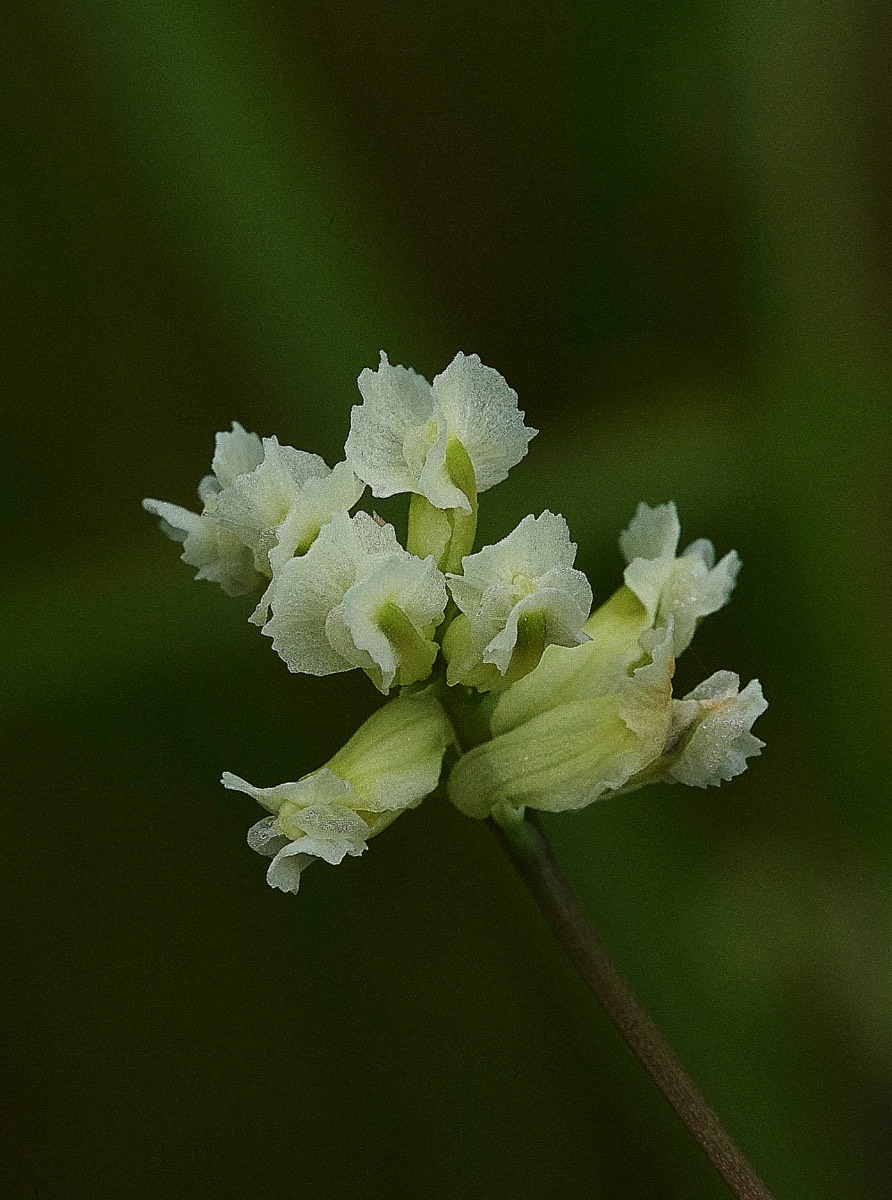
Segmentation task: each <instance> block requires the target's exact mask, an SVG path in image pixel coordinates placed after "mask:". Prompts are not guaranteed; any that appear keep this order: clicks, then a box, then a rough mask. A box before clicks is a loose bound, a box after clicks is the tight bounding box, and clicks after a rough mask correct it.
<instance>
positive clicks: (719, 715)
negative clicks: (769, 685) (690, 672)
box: [669, 671, 768, 787]
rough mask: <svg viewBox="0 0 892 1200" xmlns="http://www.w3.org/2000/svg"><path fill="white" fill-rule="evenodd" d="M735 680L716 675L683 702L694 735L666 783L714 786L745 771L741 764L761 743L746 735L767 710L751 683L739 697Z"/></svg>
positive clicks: (757, 686) (728, 674)
mask: <svg viewBox="0 0 892 1200" xmlns="http://www.w3.org/2000/svg"><path fill="white" fill-rule="evenodd" d="M739 685H740V681H739V680H738V678H737V676H736V675H732V674H731V672H729V671H720V672H718V673H717V674H715V675H713V676H711V677H710V678H709V679H708V680H706V682H705V683H702V684H701V685H700V686H699V687H698V688H695V689H694V691H693V692H690V693H688V695H687V696H686V697H685V701H686V702H691V701H693V702H695V703H696V705H697V710H698V711H697V713H696V715H695V716H694V717H693V720H692V724H694V731H693V733H692V734H691V735H690V736H689V738H688V740H687V742H686V744H685V746H684V749H683V750H682V752H681V754H680V755H679V757H678V758H677V759H676V761H675V762H674V764H673V765H672V767H671V768H670V770H669V778H670V779H675V780H677V781H678V782H679V783H686V784H688V785H689V786H691V787H710V786H715V787H717V786H718V785H719V784H720V783H722V781H723V780H727V779H733V778H734V777H735V776H736V775H740V774H741V773H742V772H743V771H745V770H746V766H747V759H749V758H752V757H754V756H755V755H758V754H761V752H762V748H763V747H764V745H765V743H764V742H762V741H760V740H759V738H757V737H754V736H753V734H752V733H751V732H750V730H751V729H752V727H753V722H754V721H755V720H756V718H757V717H759V716H761V714H762V713H763V712H764V711H765V709H766V708H767V707H768V702H767V701H766V700H765V697H764V696H763V695H762V687H761V684H760V683H759V681H758V680H757V679H754V680H752V681H751V682H750V683H748V684H747V686H746V687H745V688H744V689H743V691H742V692H739V691H738V689H739Z"/></svg>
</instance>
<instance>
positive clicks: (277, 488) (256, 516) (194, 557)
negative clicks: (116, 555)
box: [143, 423, 365, 624]
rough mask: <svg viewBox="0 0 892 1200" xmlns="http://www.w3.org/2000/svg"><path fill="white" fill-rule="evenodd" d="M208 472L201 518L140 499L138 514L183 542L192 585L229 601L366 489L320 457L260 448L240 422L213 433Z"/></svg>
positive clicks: (260, 616) (275, 446)
mask: <svg viewBox="0 0 892 1200" xmlns="http://www.w3.org/2000/svg"><path fill="white" fill-rule="evenodd" d="M212 472H213V473H212V474H211V475H206V476H205V477H204V479H202V481H201V483H200V484H199V488H198V493H199V497H200V498H201V500H202V502H203V505H204V508H203V511H202V512H201V513H193V512H189V510H188V509H184V508H180V507H179V506H178V505H175V504H168V503H167V502H166V501H163V500H144V501H143V507H144V508H146V509H147V510H148V511H149V512H151V513H154V514H155V515H156V516H158V517H160V518H161V523H162V529H163V530H164V532H165V533H167V534H168V536H170V537H172V538H174V539H175V540H177V541H181V542H184V543H185V544H184V549H183V554H182V558H183V561H184V562H186V563H189V564H190V565H191V566H195V567H198V575H197V578H199V579H209V580H213V581H215V582H218V583H220V584H221V586H222V587H223V589H224V591H226V592H228V593H229V594H230V595H243V594H245V593H246V592H250V591H254V590H255V589H256V588H257V587H258V586H260V585H262V584H263V583H264V582H265V581H267V580H268V579H269V578H270V576H271V575H272V573H273V570H274V568H275V566H276V565H277V564H279V563H281V562H284V561H285V560H286V559H288V558H290V557H291V556H292V555H294V554H301V553H303V552H304V551H305V550H307V549H308V548H309V546H310V545H312V543H313V540H314V538H315V537H316V535H317V534H318V532H319V530H320V528H321V527H322V526H323V525H324V524H325V523H326V522H327V521H329V520H330V519H331V517H332V515H333V514H334V513H336V512H346V511H347V510H349V509H350V508H352V507H353V505H355V504H356V503H357V501H358V500H359V498H360V496H361V495H362V493H363V491H364V490H365V485H364V484H363V483H361V481H360V480H358V479H357V478H356V476H355V475H354V474H353V472H352V471H351V470H350V468H349V467H348V466H347V464H346V463H339V464H338V465H337V466H336V467H334V469H330V468H329V467H328V466H327V465H326V463H325V461H324V459H322V458H320V457H319V455H318V454H308V453H306V452H305V451H303V450H295V449H294V448H293V447H292V446H282V445H280V444H279V441H278V439H277V438H274V437H272V438H264V439H263V440H262V441H261V439H260V438H259V437H258V436H257V434H256V433H247V432H246V431H245V430H244V429H243V428H242V426H241V425H239V424H238V423H233V426H232V431H231V432H229V433H218V434H217V443H216V451H215V453H214V459H213V463H212ZM265 618H266V603H265V598H264V600H263V601H261V604H260V605H259V607H258V609H257V613H255V618H254V619H255V620H259V623H261V624H262V622H263V620H265Z"/></svg>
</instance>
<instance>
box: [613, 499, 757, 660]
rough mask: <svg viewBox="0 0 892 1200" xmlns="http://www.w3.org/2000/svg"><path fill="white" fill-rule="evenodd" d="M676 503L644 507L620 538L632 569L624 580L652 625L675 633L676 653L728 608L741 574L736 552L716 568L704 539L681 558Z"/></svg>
mask: <svg viewBox="0 0 892 1200" xmlns="http://www.w3.org/2000/svg"><path fill="white" fill-rule="evenodd" d="M680 532H681V530H680V526H679V523H678V514H677V512H676V510H675V505H674V504H661V505H659V506H658V507H657V508H649V507H648V506H647V505H646V504H639V506H638V511H637V513H636V514H635V517H634V519H633V521H632V523H631V525H630V526H629V528H628V529H627V530H626V531H625V533H623V534H622V535H621V537H620V547H621V549H622V551H623V554H624V555H625V557H626V559H627V561H628V564H629V565H628V566H627V567H626V570H625V573H624V578H625V581H626V586H627V587H629V588H630V589H631V590H632V591H633V592H634V593H635V595H636V596H637V597H638V598H639V600H640V601H641V603H642V604H643V605H644V607H645V609H646V611H647V615H648V621H649V622H650V623H651V624H653V623H657V624H661V625H665V624H667V623H668V622H669V621H670V620H671V621H672V622H673V626H674V630H675V653H676V654H681V652H682V651H683V650H685V649H686V648H687V647H688V646H689V645H690V643H691V639H692V638H693V636H694V633H695V631H696V628H697V623H698V622H699V621H700V620H702V618H703V617H706V616H709V614H710V613H714V612H717V611H718V610H719V609H720V608H722V607H723V606H724V605H725V604H727V602H728V599H729V597H730V595H731V592H732V590H733V588H734V584H735V581H736V579H737V573H738V571H739V570H740V559H739V558H738V556H737V554H736V552H735V551H733V550H732V551H731V552H730V553H729V554H726V555H725V557H724V558H723V559H722V560H721V561H720V562H719V563H717V564H716V562H715V550H714V548H713V545H712V543H711V542H710V541H707V540H706V539H705V538H700V539H699V540H697V541H696V542H692V543H691V545H690V546H688V547H687V549H686V550H685V552H684V553H683V554H682V555H681V556H680V557H676V550H677V547H678V539H679V536H680Z"/></svg>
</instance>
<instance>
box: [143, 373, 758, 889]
mask: <svg viewBox="0 0 892 1200" xmlns="http://www.w3.org/2000/svg"><path fill="white" fill-rule="evenodd" d="M358 384H359V390H360V393H361V394H362V404H360V405H357V406H355V407H354V408H353V410H352V417H351V425H350V434H349V437H348V438H347V443H346V447H345V461H344V462H340V463H338V464H337V465H336V466H335V467H334V468H332V469H330V468H329V467H328V466H327V465H326V463H325V462H324V461H323V459H321V458H320V457H319V456H318V455H316V454H308V453H306V452H304V451H302V450H295V449H294V448H293V447H291V446H283V445H281V444H280V443H279V441H278V440H277V439H276V438H274V437H270V438H264V439H262V440H261V439H260V438H259V437H258V436H257V435H256V434H255V433H248V432H246V431H245V430H244V429H243V428H242V427H241V426H240V425H237V424H234V425H233V427H232V429H231V430H230V431H228V432H222V433H219V434H218V435H217V439H216V447H215V452H214V457H213V462H212V473H211V474H210V475H208V476H206V477H205V478H204V479H203V480H202V481H201V483H200V485H199V496H200V498H201V501H202V506H203V507H202V511H201V512H199V513H194V512H189V511H187V510H186V509H182V508H179V507H178V506H177V505H173V504H168V503H167V502H164V501H160V500H146V501H144V504H145V507H146V508H147V509H148V510H149V511H150V512H153V513H154V514H155V515H156V516H157V517H159V518H160V520H161V524H162V528H163V529H164V530H165V532H166V533H168V534H169V536H171V537H173V538H175V539H177V540H179V541H180V542H182V543H183V555H182V557H183V559H184V561H186V562H188V563H190V564H191V565H193V566H195V567H196V568H197V571H198V577H199V578H203V579H213V580H217V581H218V582H219V583H220V584H221V586H222V587H223V588H224V589H225V590H226V591H227V592H230V593H232V594H234V595H236V594H239V593H241V592H247V591H249V590H253V589H256V588H258V587H259V586H263V587H265V591H264V592H263V595H262V597H261V600H260V603H259V604H258V605H257V607H256V609H255V612H254V614H253V616H252V618H251V620H252V621H253V622H254V623H255V624H258V625H261V626H262V627H263V632H264V633H265V634H266V636H267V637H269V638H270V639H271V641H272V645H273V648H274V649H275V650H276V652H277V653H278V654H279V656H280V657H281V658H282V660H283V661H284V662H285V664H286V665H287V667H288V669H289V670H291V671H293V672H303V673H306V674H310V675H328V674H332V673H335V672H341V671H349V670H353V669H359V670H362V671H364V672H365V673H366V674H367V675H368V676H369V678H370V679H371V680H372V683H373V684H374V686H375V687H377V688H378V690H379V691H380V692H383V693H387V692H389V691H390V690H391V689H392V688H403V689H404V691H403V692H402V694H401V695H400V696H399V697H397V698H396V699H394V700H392V701H389V702H388V703H387V704H385V705H384V706H383V707H382V708H381V709H379V710H378V712H377V713H375V714H374V715H373V716H372V717H370V718H369V720H368V721H366V722H365V724H364V725H363V726H362V727H361V728H360V729H359V730H358V731H357V733H356V734H355V735H354V736H353V737H352V738H351V739H350V740H349V741H348V742H347V744H346V745H345V746H344V747H343V749H342V750H340V751H338V753H337V754H335V755H334V756H333V757H332V758H331V759H330V760H329V761H328V762H327V763H326V764H325V765H324V766H322V767H320V768H319V769H318V770H317V771H314V772H312V773H311V774H309V775H307V776H305V777H304V778H303V779H299V780H297V781H295V782H291V783H283V784H279V785H278V786H276V787H271V788H259V787H255V786H253V785H252V784H249V783H246V782H245V781H244V780H243V779H240V778H239V777H238V776H235V775H232V774H229V773H227V774H226V775H225V776H224V778H223V782H224V784H225V786H226V787H227V788H230V789H233V790H236V791H242V792H246V793H247V794H248V795H250V796H253V797H254V798H255V799H257V800H258V802H259V803H260V804H261V805H263V806H264V807H265V808H266V809H267V810H268V812H269V815H268V816H266V817H264V818H263V819H262V820H261V821H259V822H258V823H257V824H256V825H255V826H254V827H253V828H252V829H251V831H250V833H249V835H248V840H249V843H250V844H251V846H252V847H253V848H254V849H255V850H257V851H259V852H260V853H263V854H266V855H267V856H269V857H270V858H271V859H272V862H271V864H270V867H269V872H268V878H269V881H270V883H271V884H272V885H273V886H275V887H278V888H281V889H282V890H284V891H296V890H297V887H298V885H299V881H300V876H301V873H302V871H303V870H304V869H305V868H306V866H307V865H308V864H309V863H311V862H314V861H315V860H316V859H323V860H325V861H326V862H329V863H339V862H341V861H342V860H343V859H344V858H345V857H348V856H351V855H353V856H355V855H359V854H362V853H363V851H364V850H365V849H366V846H367V844H368V840H369V838H370V837H373V836H375V835H376V834H377V833H379V832H380V831H381V830H382V829H384V828H385V827H386V826H387V825H388V824H389V823H390V822H391V821H393V820H394V819H395V818H396V816H397V815H398V814H399V813H400V812H402V811H403V810H404V809H406V808H411V807H414V806H415V805H416V804H418V803H419V802H420V801H421V799H422V798H423V797H424V796H426V795H428V793H430V792H432V791H433V790H434V789H435V788H436V787H437V784H438V782H439V778H440V772H441V769H442V764H443V759H444V754H445V751H446V749H447V747H449V748H451V751H452V753H451V755H450V760H449V764H448V765H449V766H450V768H451V770H450V774H449V777H448V786H447V790H448V794H449V797H450V798H451V800H452V802H453V803H454V804H455V806H456V807H457V808H458V809H459V810H460V811H461V812H463V813H465V814H467V815H468V816H471V817H478V818H481V817H487V816H492V817H493V818H494V820H496V822H497V823H499V824H500V825H502V827H503V829H504V830H508V829H509V827H511V826H512V824H513V823H516V822H518V821H523V813H524V811H525V809H526V808H531V809H541V810H546V811H553V812H561V811H567V810H572V809H578V808H582V807H584V806H585V805H588V804H591V803H592V802H594V801H596V800H599V799H602V798H604V797H606V796H616V795H619V794H621V793H626V792H630V791H632V790H635V789H637V788H641V787H645V786H647V785H649V784H652V783H656V782H659V781H668V782H681V783H686V784H689V785H691V786H694V787H708V786H710V785H716V784H719V783H721V782H722V781H724V780H728V779H731V778H733V777H734V776H736V775H738V774H740V773H741V772H742V771H743V770H745V768H746V765H747V762H748V760H749V758H751V757H753V756H754V755H757V754H758V753H759V752H760V751H761V749H762V742H761V741H760V740H759V739H758V738H757V737H755V736H754V735H753V733H752V726H753V723H754V721H755V720H756V718H757V717H758V716H759V715H760V714H761V713H762V712H763V711H764V709H765V707H766V704H765V700H764V698H763V696H762V690H761V687H760V686H759V684H758V682H757V681H753V682H752V683H750V684H748V685H747V687H745V688H744V689H743V690H742V691H741V690H740V684H739V680H738V678H737V676H736V675H733V674H731V673H730V672H726V671H725V672H718V673H717V674H715V675H713V676H712V677H711V678H710V679H708V680H707V681H706V682H705V683H703V684H701V685H700V687H698V688H695V689H694V691H692V692H690V693H689V694H688V695H687V696H685V697H684V698H683V699H676V698H674V697H673V690H672V683H673V675H674V671H675V660H676V657H677V656H678V655H679V654H680V653H681V652H682V651H683V650H684V649H685V648H686V647H687V646H688V645H689V644H690V642H691V639H692V637H693V636H694V633H695V630H696V628H697V625H698V623H699V622H700V621H701V620H702V618H703V617H705V616H707V615H708V614H709V613H713V612H716V611H717V610H718V609H720V608H721V607H722V606H723V605H724V604H725V603H726V602H727V600H728V598H729V596H730V594H731V591H732V589H733V587H734V583H735V580H736V577H737V572H738V569H739V566H740V562H739V559H738V557H737V555H736V553H735V552H734V551H731V552H730V553H729V554H726V555H725V557H724V558H722V559H721V560H720V561H719V562H716V556H715V551H714V549H713V547H712V543H710V542H708V541H705V540H702V539H701V540H699V541H696V542H692V543H691V544H690V545H689V546H688V547H687V548H686V549H685V550H684V551H683V552H682V553H681V554H679V552H678V545H679V537H680V526H679V521H678V515H677V513H676V510H675V505H674V504H671V503H669V504H662V505H659V506H658V507H656V508H651V507H649V506H648V505H646V504H641V505H639V507H638V510H637V512H636V514H635V517H634V518H633V520H632V522H631V524H630V525H629V527H628V529H626V530H625V532H624V533H623V534H622V535H621V537H620V546H621V549H622V552H623V555H624V556H625V559H626V564H627V565H626V567H625V571H624V583H623V585H622V586H621V587H619V588H618V589H617V590H616V591H615V592H614V593H613V595H612V596H610V598H609V599H608V600H607V601H606V602H605V603H604V604H602V605H601V606H600V607H599V608H598V609H596V611H595V612H593V613H591V615H589V614H590V609H591V603H592V589H591V587H590V585H589V582H588V580H587V579H586V577H585V576H584V575H583V573H582V572H581V571H579V570H577V568H576V567H575V565H574V563H575V557H576V545H575V543H574V542H572V541H571V539H570V531H569V529H568V527H567V523H566V521H565V520H564V518H563V517H562V516H559V515H557V514H555V513H553V512H550V511H547V510H546V511H545V512H543V513H541V514H540V515H539V516H538V517H534V516H532V515H529V516H526V517H524V518H523V519H522V520H521V521H520V523H519V524H518V525H517V527H516V528H515V529H514V530H512V532H510V533H509V534H507V535H506V536H505V537H503V538H502V539H501V540H500V541H497V542H495V543H494V544H493V545H489V546H484V547H483V548H482V549H480V550H477V551H476V552H475V550H474V546H475V539H476V535H477V517H478V504H479V496H480V494H481V493H484V492H486V491H487V490H488V489H489V488H491V487H493V486H494V485H495V484H497V483H499V482H500V481H501V480H503V479H504V478H505V477H506V475H507V474H508V471H509V470H510V469H511V468H512V467H513V466H515V465H516V464H517V463H518V462H520V460H521V459H522V458H523V457H524V455H525V454H526V452H527V446H528V443H529V441H530V439H531V438H532V437H533V436H534V435H535V433H536V431H535V430H534V429H530V428H529V427H528V426H526V425H525V424H524V414H523V412H521V411H520V409H519V408H518V405H517V396H516V394H515V393H514V391H513V390H512V389H511V388H510V387H509V386H508V384H507V383H506V382H505V380H504V379H503V378H502V376H501V375H499V373H498V372H497V371H494V370H493V369H492V368H490V367H486V366H484V365H483V364H482V363H481V361H480V359H479V358H478V357H477V356H476V355H465V354H457V355H456V357H455V358H454V359H453V361H452V362H451V363H450V364H449V366H448V367H447V368H446V370H445V371H443V372H442V374H440V375H438V376H437V377H436V378H435V379H434V381H433V383H432V384H430V383H428V382H427V380H425V379H424V378H422V376H420V375H418V374H417V373H416V372H415V371H412V370H410V369H408V368H406V367H402V366H391V365H390V363H389V362H388V360H387V356H386V355H385V354H383V353H382V354H381V361H380V364H379V366H378V368H377V370H374V371H372V370H364V371H363V372H362V374H361V375H360V376H359V380H358ZM367 484H368V485H370V486H371V488H372V491H373V493H374V494H375V495H376V496H381V497H386V496H392V495H394V494H395V493H399V492H405V493H409V494H410V496H411V499H410V501H409V506H408V508H409V513H408V524H407V529H406V538H405V543H404V545H405V548H404V545H402V544H400V541H399V540H398V538H397V532H396V530H395V529H394V527H393V526H392V525H389V524H386V523H385V522H384V521H383V520H381V519H380V518H379V517H377V516H375V515H370V514H369V513H367V512H358V513H356V514H355V515H353V516H351V515H350V511H351V510H352V509H353V508H354V506H355V505H357V504H358V502H359V501H360V499H361V496H362V493H363V491H364V489H365V486H366V485H367ZM441 650H442V655H441V654H440V651H441ZM480 693H485V694H484V695H481V694H480ZM453 722H454V724H453ZM457 735H458V736H457ZM515 832H517V831H516V830H515Z"/></svg>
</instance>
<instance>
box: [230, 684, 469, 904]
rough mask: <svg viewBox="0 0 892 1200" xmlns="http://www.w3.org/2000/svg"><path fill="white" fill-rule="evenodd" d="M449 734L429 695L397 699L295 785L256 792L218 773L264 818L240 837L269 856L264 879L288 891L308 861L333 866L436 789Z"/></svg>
mask: <svg viewBox="0 0 892 1200" xmlns="http://www.w3.org/2000/svg"><path fill="white" fill-rule="evenodd" d="M452 736H453V735H452V729H451V726H450V724H449V721H448V719H447V717H446V714H445V712H444V711H443V708H442V706H441V705H440V704H439V702H438V701H437V700H435V699H434V698H433V697H432V696H423V695H419V696H412V697H399V698H397V699H396V700H392V701H391V702H390V703H389V704H386V705H385V706H384V707H383V708H381V709H379V710H378V711H377V712H376V713H373V714H372V716H371V717H370V718H369V719H368V720H367V721H366V722H365V723H364V724H363V725H361V726H360V728H359V729H358V730H357V731H356V733H355V734H354V735H353V737H352V738H351V739H350V741H349V742H347V744H346V745H345V746H344V747H343V748H342V749H341V750H339V751H338V753H337V754H336V755H335V756H334V758H332V759H330V760H329V762H328V763H327V765H326V766H324V767H321V768H320V769H319V770H318V771H314V772H312V773H311V774H310V775H306V776H305V777H304V778H303V779H300V780H298V781H297V782H295V783H282V784H279V785H278V786H277V787H271V788H258V787H254V786H253V785H252V784H250V783H246V782H245V780H244V779H240V778H239V777H238V776H237V775H233V774H232V773H231V772H229V771H226V772H225V773H224V775H223V780H222V782H223V786H224V787H226V788H229V789H230V790H231V791H237V792H245V793H246V794H247V795H249V796H253V797H254V799H255V800H257V802H258V803H259V804H261V805H262V806H263V807H264V808H265V809H267V811H268V812H270V813H272V814H273V815H272V816H269V817H264V818H263V819H262V820H260V821H258V822H257V824H256V825H253V826H252V827H251V829H250V830H249V831H248V845H249V846H250V847H251V849H252V850H256V851H257V852H258V853H259V854H265V855H267V856H268V857H270V858H272V860H273V861H272V862H271V863H270V866H269V870H268V871H267V875H266V877H267V881H268V882H269V884H270V886H271V887H275V888H278V889H279V890H280V891H283V892H296V891H297V889H298V887H299V886H300V876H301V873H302V872H303V871H304V870H305V869H306V868H307V867H308V866H309V865H310V863H311V862H313V861H315V860H316V859H322V860H323V861H325V862H327V863H331V864H332V865H333V866H337V865H338V864H339V863H341V862H343V860H344V858H345V857H346V856H347V855H353V856H354V857H355V856H358V855H360V854H362V853H363V851H365V850H366V849H367V845H368V840H369V838H372V837H374V836H375V834H377V833H380V832H381V830H382V829H386V828H387V826H388V825H390V824H391V823H392V822H393V821H395V820H396V818H397V817H398V816H399V814H400V813H401V812H404V811H405V810H406V809H407V808H415V807H417V806H418V805H419V804H420V803H421V801H422V800H423V799H424V797H425V796H427V795H428V794H429V793H430V792H432V791H433V790H434V788H435V787H436V786H437V781H438V780H439V778H440V764H441V762H442V759H443V753H444V751H445V749H446V747H447V746H448V745H449V743H450V742H451V741H452Z"/></svg>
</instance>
